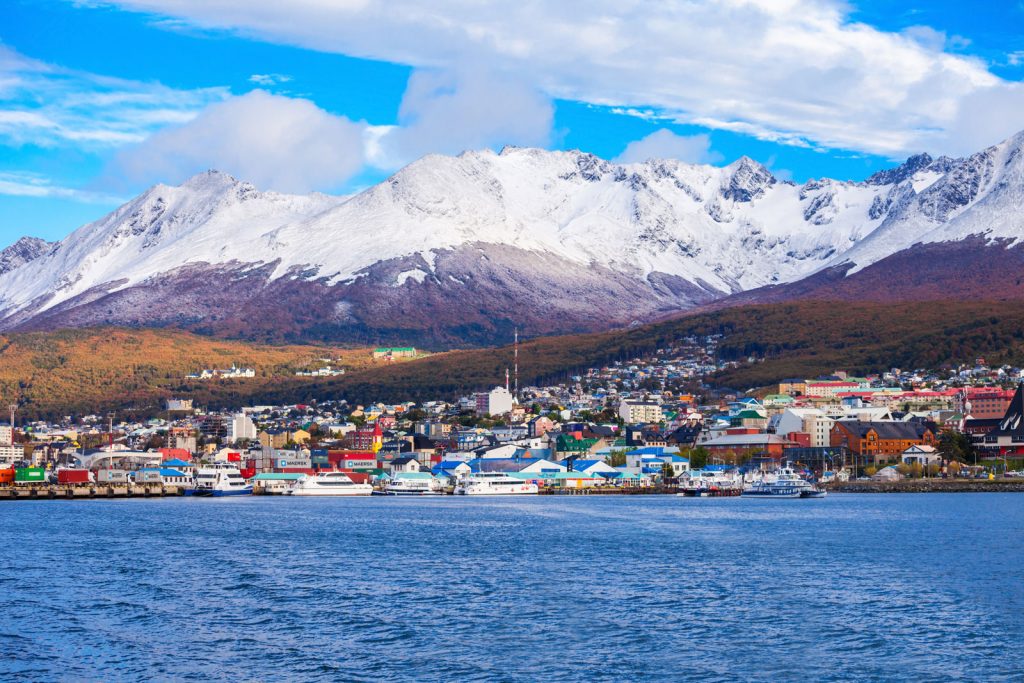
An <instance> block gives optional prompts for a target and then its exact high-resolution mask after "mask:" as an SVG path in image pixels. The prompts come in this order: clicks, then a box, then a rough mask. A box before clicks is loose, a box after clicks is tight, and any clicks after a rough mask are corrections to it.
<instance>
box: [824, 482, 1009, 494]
mask: <svg viewBox="0 0 1024 683" xmlns="http://www.w3.org/2000/svg"><path fill="white" fill-rule="evenodd" d="M825 488H826V489H828V491H829V492H830V493H833V492H834V493H1024V479H994V480H992V481H989V480H987V479H904V480H902V481H847V482H833V483H830V484H826V485H825Z"/></svg>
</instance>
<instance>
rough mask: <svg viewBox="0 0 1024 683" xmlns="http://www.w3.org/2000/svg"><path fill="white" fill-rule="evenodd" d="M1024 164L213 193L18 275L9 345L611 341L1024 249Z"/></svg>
mask: <svg viewBox="0 0 1024 683" xmlns="http://www.w3.org/2000/svg"><path fill="white" fill-rule="evenodd" d="M1022 145H1024V134H1021V135H1018V136H1016V137H1014V138H1011V139H1010V140H1007V141H1006V142H1004V143H1002V144H1000V145H996V146H994V147H992V148H989V149H987V150H984V151H983V152H979V153H978V154H975V155H973V156H971V157H969V158H967V159H963V160H953V159H949V158H945V157H943V158H940V159H934V160H933V159H932V158H931V157H929V156H927V155H918V156H915V157H911V158H910V159H909V160H908V161H907V162H906V163H905V164H903V165H901V166H900V167H898V168H895V169H891V170H888V171H883V172H881V173H878V174H875V175H874V176H872V177H871V178H869V179H868V180H867V181H865V182H842V181H836V180H829V179H823V180H813V181H810V182H808V183H805V184H804V185H802V186H800V185H796V184H793V183H791V182H784V181H780V180H778V179H776V178H775V177H774V176H773V175H772V174H771V173H770V172H769V171H768V169H766V168H765V167H764V166H762V165H760V164H758V163H757V162H755V161H752V160H751V159H748V158H746V157H744V158H741V159H739V160H738V161H736V162H734V163H732V164H730V165H728V166H725V167H722V168H718V167H712V166H700V165H690V164H685V163H681V162H678V161H669V160H652V161H648V162H645V163H641V164H616V163H612V162H609V161H605V160H602V159H600V158H597V157H595V156H593V155H590V154H584V153H580V152H575V151H572V152H550V151H544V150H539V149H522V148H508V149H505V150H503V151H502V152H501V153H500V154H497V153H493V152H490V151H485V152H467V153H464V154H461V155H459V156H457V157H447V156H428V157H424V158H423V159H421V160H419V161H417V162H415V163H413V164H411V165H409V166H407V167H406V168H404V169H402V170H401V171H399V172H398V173H396V174H395V175H394V176H392V177H391V178H389V179H387V180H386V181H384V182H382V183H380V184H378V185H376V186H374V187H371V188H369V189H367V190H366V191H364V192H361V193H359V194H357V195H355V196H351V197H332V196H327V195H320V194H314V195H309V196H289V195H283V194H278V193H274V192H263V191H260V190H257V189H256V188H255V187H253V186H252V185H250V184H248V183H245V182H239V181H237V180H235V179H234V178H231V177H230V176H228V175H226V174H223V173H218V172H216V171H210V172H207V173H204V174H200V175H198V176H195V177H193V178H191V179H190V180H188V181H187V182H185V183H183V184H182V185H180V186H177V187H171V186H166V185H157V186H155V187H153V188H151V189H149V190H148V191H146V192H145V193H143V194H142V195H140V196H139V197H137V198H135V199H134V200H132V201H131V202H129V203H127V204H125V205H124V206H122V207H120V208H119V209H117V210H116V211H114V212H113V213H111V214H109V215H108V216H105V217H104V218H102V219H100V220H99V221H96V222H95V223H91V224H88V225H85V226H83V227H82V228H79V229H78V230H76V231H75V232H73V233H72V234H71V235H69V236H68V237H67V238H66V239H64V240H63V241H61V242H60V243H58V244H56V245H48V244H46V245H45V248H44V247H38V248H33V249H29V250H27V251H26V252H25V253H26V256H25V257H24V258H21V257H18V258H21V261H20V262H18V260H17V258H15V257H12V259H11V260H10V261H9V263H11V264H13V265H11V266H10V267H9V268H8V272H5V271H3V270H0V327H2V328H3V329H19V328H20V329H46V328H53V327H61V326H79V325H96V324H107V323H111V324H140V325H164V324H182V325H187V326H190V327H192V328H195V329H200V330H203V331H213V332H220V333H226V334H238V335H246V336H256V337H267V338H292V337H294V338H308V337H318V338H332V339H351V340H361V341H362V340H365V341H378V340H396V341H397V340H403V341H405V340H410V341H412V340H419V341H420V343H423V342H424V341H425V342H426V343H431V342H433V343H437V344H455V345H464V344H473V343H483V342H487V341H493V340H496V339H503V338H504V337H505V336H507V334H508V332H509V330H510V329H511V328H512V327H513V326H515V325H518V326H520V327H521V328H524V329H525V330H526V331H527V332H529V333H533V334H544V333H553V332H567V331H578V330H595V329H602V328H607V327H613V326H617V325H622V324H628V323H631V322H634V321H642V320H646V319H650V318H653V317H657V316H661V315H664V314H666V313H669V312H673V311H679V310H683V309H687V308H692V307H694V306H696V305H700V304H704V303H707V302H710V301H713V300H716V299H720V298H722V297H725V296H728V295H731V294H736V293H738V292H744V291H748V290H753V289H757V288H761V287H764V286H766V285H782V284H786V283H793V282H796V281H799V280H802V279H803V278H806V277H808V276H815V274H820V273H824V272H836V270H837V269H839V270H840V271H841V272H842V273H843V274H844V275H845V274H850V273H855V272H857V271H859V270H861V269H864V268H865V267H867V266H870V265H871V264H873V263H876V262H878V261H881V260H883V259H886V258H888V257H891V256H892V255H893V254H895V253H897V252H900V251H902V250H905V249H908V248H910V247H911V246H913V245H915V244H918V243H922V242H935V243H939V242H941V243H949V242H964V243H965V244H967V242H966V241H965V240H966V239H967V238H968V237H972V236H973V237H974V239H975V240H977V239H981V240H982V242H981V243H982V244H984V243H994V242H998V244H999V245H1000V246H1001V247H1005V246H1006V245H1007V244H1009V243H1013V244H1015V243H1016V241H1017V240H1018V239H1019V238H1020V237H1021V236H1024V224H1022V220H1021V215H1020V208H1021V202H1022V198H1024V170H1022V169H1024V166H1022V163H1024V162H1022V160H1021V147H1022ZM979 236H980V237H979ZM999 240H1002V241H999ZM18 244H22V242H19V243H18ZM970 244H972V245H974V244H975V242H970ZM15 246H17V245H15ZM12 249H14V247H11V248H9V249H8V250H7V251H5V252H3V254H7V253H8V252H11V250H12ZM21 251H25V250H24V249H22V250H21ZM37 252H38V253H37ZM43 252H45V253H43ZM12 253H20V251H19V250H15V252H12ZM3 254H0V262H2V259H3Z"/></svg>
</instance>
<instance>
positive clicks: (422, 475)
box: [384, 472, 444, 496]
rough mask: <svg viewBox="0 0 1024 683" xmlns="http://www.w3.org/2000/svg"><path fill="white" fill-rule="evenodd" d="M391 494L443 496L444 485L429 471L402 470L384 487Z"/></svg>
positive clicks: (385, 491)
mask: <svg viewBox="0 0 1024 683" xmlns="http://www.w3.org/2000/svg"><path fill="white" fill-rule="evenodd" d="M384 493H386V494H387V495H389V496H443V495H444V486H443V485H442V484H441V482H440V481H439V480H438V479H437V478H436V477H434V476H433V475H432V474H430V473H429V472H402V473H399V474H396V475H395V478H394V479H392V480H391V481H390V482H388V484H387V486H385V487H384Z"/></svg>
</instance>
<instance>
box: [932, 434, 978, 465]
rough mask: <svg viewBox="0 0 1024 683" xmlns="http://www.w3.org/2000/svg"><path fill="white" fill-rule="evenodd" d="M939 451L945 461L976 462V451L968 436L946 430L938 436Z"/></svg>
mask: <svg viewBox="0 0 1024 683" xmlns="http://www.w3.org/2000/svg"><path fill="white" fill-rule="evenodd" d="M939 453H940V454H941V455H942V458H943V460H946V461H947V462H961V463H968V462H977V459H978V452H977V449H976V448H975V446H974V444H973V443H971V439H970V437H968V436H967V435H966V434H961V433H960V432H954V431H952V430H947V431H944V432H942V435H941V436H940V437H939Z"/></svg>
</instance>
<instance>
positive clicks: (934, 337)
mask: <svg viewBox="0 0 1024 683" xmlns="http://www.w3.org/2000/svg"><path fill="white" fill-rule="evenodd" d="M691 334H696V335H707V334H723V335H724V339H723V342H722V343H721V344H720V349H721V353H722V354H723V356H724V357H725V358H726V359H730V360H735V359H744V358H747V357H748V356H756V357H758V358H763V359H764V361H763V362H758V363H755V364H753V365H747V366H744V367H740V368H737V369H733V370H729V371H726V372H723V373H720V374H719V375H718V376H716V377H715V378H713V380H714V381H715V382H716V383H717V384H719V385H721V386H727V387H733V388H737V389H747V388H752V387H758V386H763V385H766V384H769V383H771V382H774V381H777V380H779V379H783V378H786V377H795V376H799V377H804V376H814V375H818V374H821V373H827V372H831V371H832V370H835V369H837V368H843V369H847V370H849V371H852V372H871V371H881V370H885V369H888V368H890V367H893V366H896V367H903V368H918V367H927V368H935V367H939V366H942V365H944V364H956V363H962V362H969V361H973V360H974V359H975V358H976V357H977V356H984V357H985V358H986V359H987V360H988V362H989V363H1012V364H1018V365H1020V364H1024V303H1022V302H970V303H965V302H927V303H901V304H893V303H884V304H881V303H867V302H865V303H851V302H836V303H831V302H813V301H805V302H798V303H787V304H768V305H757V306H742V307H737V308H731V309H726V310H720V311H714V312H710V313H702V314H697V315H689V316H683V317H680V318H675V319H672V320H666V321H663V322H658V323H653V324H649V325H644V326H641V327H636V328H632V329H629V330H620V331H613V332H608V333H602V334H585V335H570V336H562V337H546V338H539V339H534V340H529V341H525V342H523V343H522V344H521V346H520V377H521V384H523V385H526V384H532V383H537V382H552V381H555V382H557V381H560V380H564V379H565V378H567V377H568V376H570V375H571V374H573V373H575V372H578V371H579V370H582V369H585V368H587V367H591V366H599V365H603V364H607V363H609V362H612V361H615V360H628V359H630V358H634V357H636V356H639V355H643V354H646V353H650V352H652V351H654V350H655V349H658V348H661V347H665V346H668V345H670V344H671V343H672V342H673V341H675V340H677V339H679V338H681V337H684V336H687V335H691ZM321 357H329V358H334V359H341V363H340V364H341V365H344V366H345V367H346V369H347V370H348V372H347V374H346V375H344V376H343V377H338V378H331V379H315V380H314V379H300V378H296V377H295V376H294V372H295V370H298V369H303V368H308V367H310V366H311V364H315V362H316V359H317V358H321ZM232 363H235V364H238V365H244V366H249V367H253V368H255V369H256V371H257V377H256V378H255V379H239V380H219V381H213V382H210V381H207V382H196V381H192V382H186V381H185V380H184V379H183V377H184V376H185V375H186V374H188V373H190V372H195V371H197V370H199V369H202V368H204V367H211V368H212V367H228V366H230V365H231V364H232ZM511 363H512V349H511V348H510V347H503V348H498V349H474V350H468V351H450V352H447V353H440V354H435V355H433V356H429V357H427V358H423V359H419V360H414V361H409V362H404V363H396V364H383V363H379V362H378V363H374V362H373V361H371V359H370V353H369V349H365V348H364V349H340V348H328V347H320V346H273V345H259V344H252V343H248V342H240V341H226V340H222V339H212V338H209V337H204V336H198V335H194V334H190V333H187V332H181V331H176V330H123V329H98V330H78V331H62V332H55V333H25V334H10V335H7V336H4V337H0V400H2V401H4V403H6V402H9V401H10V400H12V399H14V400H17V401H18V402H19V403H21V404H22V405H23V408H22V410H23V411H24V412H23V414H25V415H36V416H44V417H52V416H57V415H64V414H68V413H72V412H74V413H83V412H100V411H104V410H109V409H115V408H116V409H118V410H122V411H125V412H130V413H137V414H154V413H156V412H158V410H159V407H160V405H161V403H162V400H163V399H164V398H166V397H168V396H172V395H173V396H183V397H192V398H194V399H195V400H196V403H197V405H204V406H208V407H211V408H218V407H230V406H237V405H245V404H252V403H263V402H278V401H280V402H308V401H311V400H315V399H327V398H345V399H348V400H349V401H351V402H353V403H365V402H368V401H370V400H380V401H389V402H394V401H401V400H426V399H437V398H453V397H455V396H458V395H459V394H461V393H465V392H469V391H473V390H476V389H481V388H485V387H488V386H493V385H495V384H499V383H501V382H503V381H504V377H505V368H507V367H511Z"/></svg>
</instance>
